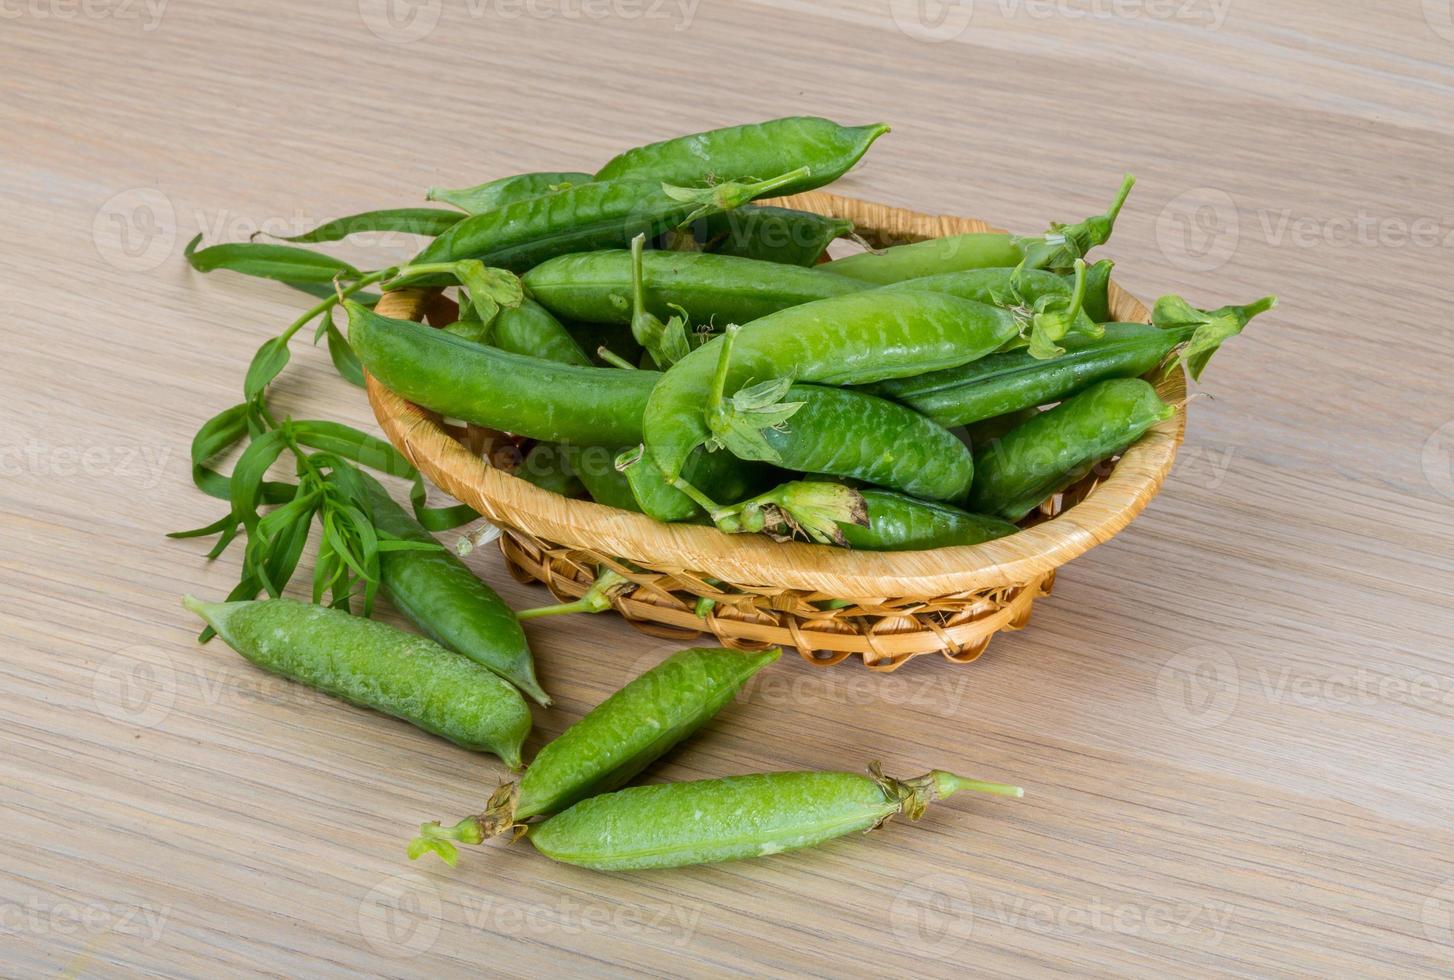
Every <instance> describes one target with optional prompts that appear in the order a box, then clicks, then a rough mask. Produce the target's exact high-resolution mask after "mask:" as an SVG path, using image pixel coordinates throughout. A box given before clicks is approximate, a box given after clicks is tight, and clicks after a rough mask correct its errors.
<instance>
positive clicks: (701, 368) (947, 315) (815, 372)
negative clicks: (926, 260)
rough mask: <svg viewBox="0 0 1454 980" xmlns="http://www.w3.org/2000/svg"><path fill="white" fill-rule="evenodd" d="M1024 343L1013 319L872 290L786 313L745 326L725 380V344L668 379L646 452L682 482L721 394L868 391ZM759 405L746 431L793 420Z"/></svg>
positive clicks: (692, 358)
mask: <svg viewBox="0 0 1454 980" xmlns="http://www.w3.org/2000/svg"><path fill="white" fill-rule="evenodd" d="M1018 335H1019V328H1018V325H1017V323H1016V320H1015V317H1014V315H1013V314H1011V313H1010V312H1008V311H1006V310H1003V309H998V308H996V307H993V306H989V305H987V304H984V303H976V302H974V301H973V300H965V299H960V298H959V297H957V296H950V295H945V294H940V293H916V292H911V291H908V290H904V291H902V292H893V293H881V292H878V291H875V290H870V291H865V292H860V293H850V294H848V295H846V296H838V297H834V298H832V299H824V300H818V301H817V302H813V303H806V304H804V305H802V306H795V307H791V308H789V309H786V310H781V311H779V312H777V313H774V314H771V315H769V316H766V317H763V318H761V319H759V320H755V321H753V322H751V323H749V324H747V325H746V326H744V327H742V328H741V331H740V332H739V333H738V335H737V336H736V339H735V341H734V345H733V348H732V357H731V360H730V365H728V367H727V368H726V370H725V372H722V371H721V370H720V365H721V364H723V363H725V362H726V359H724V358H723V357H722V347H723V338H722V337H719V338H717V339H715V340H713V341H711V342H710V343H708V344H705V345H703V346H701V347H698V348H697V349H696V350H694V351H692V353H691V354H689V355H687V356H686V357H685V358H683V359H682V360H681V361H680V362H678V363H677V364H675V365H674V366H673V367H672V368H671V370H669V371H668V372H667V373H666V374H665V375H664V376H663V377H662V379H661V381H660V382H659V383H658V384H657V386H656V388H655V389H654V390H653V392H652V393H651V397H650V400H649V401H648V403H647V407H646V414H645V416H644V418H643V420H642V430H643V432H644V433H645V442H646V448H647V452H648V454H649V455H650V456H651V457H652V459H653V460H654V461H655V463H656V465H658V466H660V467H661V468H662V471H663V472H664V473H665V474H666V476H667V479H668V480H669V481H675V480H677V479H678V478H680V476H681V468H682V465H683V464H684V463H685V462H686V460H687V457H688V456H689V455H690V454H691V451H692V450H693V449H694V448H696V447H697V446H699V445H702V444H703V443H704V442H706V441H707V440H708V439H709V438H712V437H713V434H714V433H713V431H712V429H711V428H709V427H708V422H707V417H706V413H704V411H703V404H704V403H705V402H706V401H707V400H708V399H709V398H710V397H712V395H713V393H714V390H715V391H716V392H719V393H722V394H724V395H734V393H736V392H738V391H739V390H740V389H741V388H742V387H743V386H744V385H746V384H748V383H749V382H751V381H756V382H759V384H762V383H764V379H773V380H774V381H787V382H791V381H809V382H820V383H824V384H864V383H868V382H872V381H882V380H886V379H888V378H895V377H904V376H910V375H915V374H923V373H924V372H926V371H933V370H939V369H942V368H946V367H953V366H955V365H959V364H965V363H967V362H969V361H974V360H977V359H979V358H981V357H983V356H985V355H986V354H989V353H992V352H993V351H995V350H996V349H998V348H999V347H1000V346H1001V345H1003V344H1004V343H1006V342H1007V341H1009V340H1010V339H1011V338H1013V337H1016V336H1018ZM753 394H754V396H756V395H764V396H765V394H766V393H765V392H754V393H753ZM772 394H776V395H777V396H778V397H779V399H780V398H781V397H785V396H786V394H787V390H786V388H782V389H780V390H778V391H774V392H772ZM734 397H735V396H734ZM752 400H753V401H754V402H755V403H756V402H760V404H754V405H753V407H752V411H751V413H741V419H742V423H743V424H742V425H741V426H739V428H740V429H741V430H743V431H746V430H748V429H751V428H754V427H755V425H754V423H758V422H761V423H762V424H763V427H770V426H771V425H775V424H777V423H778V422H781V421H782V420H783V419H784V418H785V417H786V416H783V415H782V412H781V406H778V405H774V404H772V403H771V401H770V400H769V399H768V398H766V397H762V398H756V397H754V398H753V399H752ZM789 414H791V413H789ZM719 437H720V436H719ZM734 451H735V450H734Z"/></svg>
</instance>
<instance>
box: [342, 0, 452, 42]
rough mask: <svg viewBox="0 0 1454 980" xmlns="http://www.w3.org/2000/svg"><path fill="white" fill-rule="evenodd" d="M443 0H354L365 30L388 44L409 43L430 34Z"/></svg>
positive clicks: (440, 11) (432, 31) (442, 10)
mask: <svg viewBox="0 0 1454 980" xmlns="http://www.w3.org/2000/svg"><path fill="white" fill-rule="evenodd" d="M442 13H444V0H358V15H359V18H360V19H361V20H362V21H363V24H364V26H365V27H367V28H368V29H369V33H370V34H372V35H373V36H374V37H376V38H378V39H379V40H380V41H384V42H386V43H388V44H409V43H411V42H413V41H420V40H423V39H424V38H426V37H428V36H429V35H430V34H432V33H434V28H436V27H438V26H439V17H440V15H441V14H442Z"/></svg>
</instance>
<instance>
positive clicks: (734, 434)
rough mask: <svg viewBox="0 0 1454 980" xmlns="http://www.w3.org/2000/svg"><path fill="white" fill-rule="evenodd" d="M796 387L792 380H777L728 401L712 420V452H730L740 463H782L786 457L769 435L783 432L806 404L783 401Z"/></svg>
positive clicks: (709, 418)
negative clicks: (721, 450) (715, 449)
mask: <svg viewBox="0 0 1454 980" xmlns="http://www.w3.org/2000/svg"><path fill="white" fill-rule="evenodd" d="M792 386H793V380H792V379H791V378H774V379H772V380H770V381H762V382H759V383H758V384H755V385H749V386H748V387H746V388H743V389H741V390H739V391H738V392H737V393H736V394H734V395H732V396H731V397H730V398H728V399H726V400H725V401H724V402H723V403H722V404H721V405H719V406H718V407H717V408H716V409H715V410H713V411H712V412H711V413H710V414H709V416H708V425H709V426H710V428H711V430H712V436H713V438H712V439H711V440H709V441H708V444H707V445H708V448H709V449H712V448H721V449H726V450H727V451H728V452H730V453H731V454H732V455H734V456H736V457H738V458H739V459H756V460H761V461H763V462H767V463H781V462H782V456H781V455H780V454H779V453H778V451H777V450H776V449H774V448H773V447H772V445H771V444H770V443H769V442H768V441H767V438H766V432H767V431H768V430H769V429H777V428H781V427H782V426H783V425H784V424H786V423H787V421H788V419H790V418H792V417H793V415H794V414H796V413H797V411H798V409H800V408H802V407H803V405H804V403H803V402H785V401H783V399H784V398H785V397H787V394H788V392H789V391H790V390H791V389H792Z"/></svg>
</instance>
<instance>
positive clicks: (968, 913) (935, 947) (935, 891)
mask: <svg viewBox="0 0 1454 980" xmlns="http://www.w3.org/2000/svg"><path fill="white" fill-rule="evenodd" d="M889 926H890V927H891V928H892V929H893V933H894V938H895V939H897V940H898V941H899V944H900V945H901V946H903V947H904V948H905V949H906V950H909V951H910V952H912V953H914V954H916V955H918V956H928V957H930V958H931V959H936V960H942V959H948V958H949V957H951V956H953V955H954V954H955V953H957V952H959V951H960V950H961V949H962V948H963V947H964V945H965V944H966V943H968V942H969V938H970V933H971V932H972V931H973V929H974V900H973V896H972V895H971V893H970V890H969V883H968V882H966V881H965V880H964V879H963V878H960V877H958V876H956V875H951V874H934V875H926V876H925V877H923V878H920V879H918V880H917V881H912V882H910V883H909V884H907V885H905V886H904V887H903V888H901V889H899V893H898V894H897V895H895V896H894V901H893V904H891V905H890V906H889Z"/></svg>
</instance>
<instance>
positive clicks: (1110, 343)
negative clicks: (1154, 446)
mask: <svg viewBox="0 0 1454 980" xmlns="http://www.w3.org/2000/svg"><path fill="white" fill-rule="evenodd" d="M1274 304H1275V301H1274V300H1272V299H1271V298H1268V299H1266V300H1260V301H1258V302H1257V303H1252V304H1249V305H1247V306H1228V307H1224V308H1223V309H1220V310H1193V309H1191V307H1190V306H1188V305H1187V304H1186V303H1185V301H1183V300H1180V299H1178V298H1177V297H1165V298H1163V299H1162V300H1161V301H1160V302H1158V303H1157V310H1158V311H1159V312H1158V313H1157V314H1155V316H1154V317H1153V319H1155V320H1156V322H1157V325H1156V326H1152V325H1149V324H1145V323H1108V324H1105V326H1104V334H1103V335H1102V336H1101V337H1099V338H1096V337H1084V336H1081V337H1076V336H1071V337H1067V338H1066V339H1065V340H1064V341H1063V343H1064V344H1065V350H1066V352H1065V354H1063V355H1062V356H1060V357H1057V358H1054V359H1051V360H1040V359H1037V358H1035V357H1034V356H1033V355H1031V354H1030V353H1029V352H1028V351H1025V350H1015V351H1007V352H1004V353H999V354H991V355H990V356H989V357H986V358H983V359H981V360H978V361H975V362H974V363H972V364H964V365H961V366H960V367H956V368H949V369H947V370H944V371H935V372H932V373H930V374H924V375H920V376H919V377H917V378H898V379H895V380H892V381H884V382H881V383H879V384H877V385H875V386H874V387H873V391H874V392H875V393H877V394H880V395H883V396H884V397H885V398H892V399H893V400H894V401H897V402H902V403H903V404H905V405H908V406H910V407H911V408H913V409H915V410H917V411H919V412H922V413H924V414H925V415H927V416H929V417H930V418H932V419H934V420H935V421H936V422H938V423H939V424H941V425H946V426H956V425H967V424H969V423H971V422H977V421H979V420H981V419H989V418H994V417H996V416H999V415H1005V414H1007V413H1010V412H1016V411H1019V410H1021V409H1025V408H1031V407H1033V406H1036V405H1047V404H1049V403H1051V402H1056V401H1059V400H1061V399H1062V398H1065V397H1067V396H1068V395H1072V394H1074V393H1075V392H1077V391H1080V390H1082V389H1083V388H1085V387H1087V386H1088V385H1091V384H1093V383H1095V382H1097V381H1102V380H1104V379H1106V378H1136V377H1140V376H1141V375H1143V374H1145V373H1146V372H1148V371H1150V370H1151V369H1153V368H1155V367H1156V366H1157V365H1158V364H1160V363H1161V362H1162V361H1164V360H1166V359H1167V358H1168V357H1169V356H1171V354H1172V353H1173V352H1175V351H1177V350H1182V351H1184V352H1187V356H1188V357H1195V358H1196V363H1195V364H1194V365H1192V366H1194V367H1195V369H1196V371H1195V375H1194V377H1195V378H1200V376H1201V371H1202V369H1204V368H1205V367H1206V363H1207V360H1208V359H1209V358H1210V357H1211V355H1212V354H1213V353H1215V351H1216V350H1217V348H1218V347H1220V346H1221V344H1222V343H1224V342H1225V341H1226V340H1227V339H1228V338H1230V337H1234V336H1236V335H1237V334H1239V333H1241V332H1242V329H1243V328H1244V327H1245V326H1246V325H1247V323H1248V322H1249V321H1250V320H1251V319H1252V318H1253V317H1254V316H1257V315H1258V314H1259V313H1262V312H1264V311H1266V310H1268V309H1271V308H1272V306H1273V305H1274Z"/></svg>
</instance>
